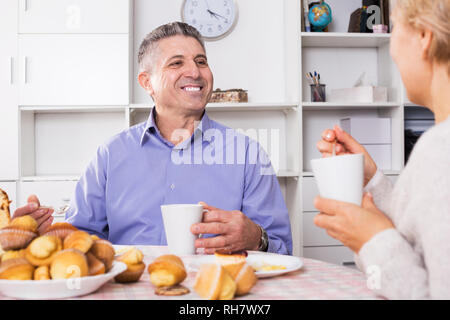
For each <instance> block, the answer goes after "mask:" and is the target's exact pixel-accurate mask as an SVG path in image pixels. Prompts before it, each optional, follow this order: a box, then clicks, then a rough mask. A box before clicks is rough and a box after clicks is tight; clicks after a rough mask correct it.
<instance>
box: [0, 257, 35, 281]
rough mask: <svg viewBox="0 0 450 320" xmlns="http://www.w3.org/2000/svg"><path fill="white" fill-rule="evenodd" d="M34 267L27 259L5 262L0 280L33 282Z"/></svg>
mask: <svg viewBox="0 0 450 320" xmlns="http://www.w3.org/2000/svg"><path fill="white" fill-rule="evenodd" d="M33 272H34V267H33V266H32V265H31V263H29V262H28V261H27V259H25V258H15V259H8V260H6V261H3V262H2V263H1V265H0V279H6V280H32V279H33Z"/></svg>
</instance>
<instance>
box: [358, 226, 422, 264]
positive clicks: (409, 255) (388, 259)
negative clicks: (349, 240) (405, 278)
mask: <svg viewBox="0 0 450 320" xmlns="http://www.w3.org/2000/svg"><path fill="white" fill-rule="evenodd" d="M358 257H359V262H360V263H361V268H362V271H363V272H365V273H367V271H368V269H369V268H374V267H377V268H379V269H380V270H381V269H384V270H386V268H387V269H389V265H393V264H395V263H396V262H399V261H403V262H407V263H408V264H415V263H417V261H415V260H416V259H415V257H416V254H415V253H414V250H413V249H412V247H411V245H410V244H409V242H408V241H407V240H406V239H405V238H403V236H402V235H401V234H400V233H399V232H398V231H397V229H394V228H390V229H387V230H384V231H381V232H379V233H377V234H376V235H375V236H373V237H372V239H370V240H369V241H367V242H366V243H365V244H364V245H363V246H362V248H361V249H360V250H359V252H358ZM411 259H412V260H411Z"/></svg>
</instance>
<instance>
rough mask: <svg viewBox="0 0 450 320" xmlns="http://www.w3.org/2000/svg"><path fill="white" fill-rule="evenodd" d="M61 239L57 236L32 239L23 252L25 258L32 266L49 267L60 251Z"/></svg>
mask: <svg viewBox="0 0 450 320" xmlns="http://www.w3.org/2000/svg"><path fill="white" fill-rule="evenodd" d="M61 249H62V243H61V239H60V238H59V237H57V236H40V237H38V238H36V239H34V240H33V241H32V242H31V243H30V245H29V246H28V247H27V248H26V250H25V258H26V259H27V260H28V261H29V262H30V263H31V264H32V265H34V266H36V267H39V266H46V265H49V264H50V263H51V262H52V260H53V258H54V257H55V255H56V254H57V253H58V252H59V251H61Z"/></svg>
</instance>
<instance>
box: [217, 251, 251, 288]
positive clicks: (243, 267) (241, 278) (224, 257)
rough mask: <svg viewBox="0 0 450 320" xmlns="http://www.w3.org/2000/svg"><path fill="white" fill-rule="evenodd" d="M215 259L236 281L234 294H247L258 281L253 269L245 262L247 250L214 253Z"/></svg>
mask: <svg viewBox="0 0 450 320" xmlns="http://www.w3.org/2000/svg"><path fill="white" fill-rule="evenodd" d="M214 255H215V257H216V261H217V262H218V263H220V264H221V265H222V266H223V267H224V269H225V270H226V271H227V272H228V274H229V275H230V276H231V278H233V280H234V281H235V282H236V293H235V294H236V295H237V296H240V295H244V294H247V293H248V292H249V291H250V289H251V288H252V287H253V286H254V285H255V283H256V282H257V281H258V277H257V276H256V274H255V270H254V269H253V268H252V267H251V266H250V265H248V264H247V263H246V258H247V252H246V251H244V252H238V253H232V254H226V253H221V252H215V253H214Z"/></svg>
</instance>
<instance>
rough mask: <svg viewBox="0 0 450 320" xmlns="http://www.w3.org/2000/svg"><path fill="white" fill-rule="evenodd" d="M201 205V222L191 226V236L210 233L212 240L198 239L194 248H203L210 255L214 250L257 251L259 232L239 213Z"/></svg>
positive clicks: (252, 223) (253, 224)
mask: <svg viewBox="0 0 450 320" xmlns="http://www.w3.org/2000/svg"><path fill="white" fill-rule="evenodd" d="M199 204H201V205H203V209H205V210H206V212H204V213H203V221H202V222H201V223H196V224H193V225H192V226H191V232H192V233H193V234H197V235H199V234H206V233H212V234H217V236H215V237H212V238H199V239H197V240H196V241H195V247H196V248H205V253H207V254H212V253H214V252H215V251H216V250H220V251H225V252H235V251H240V250H258V247H259V243H260V239H261V230H260V228H259V227H258V226H257V225H256V224H255V223H254V222H253V221H252V220H250V219H249V218H248V217H247V216H246V215H245V214H243V213H242V212H241V211H238V210H233V211H225V210H221V209H218V208H214V207H212V206H209V205H207V204H206V203H204V202H200V203H199Z"/></svg>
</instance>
